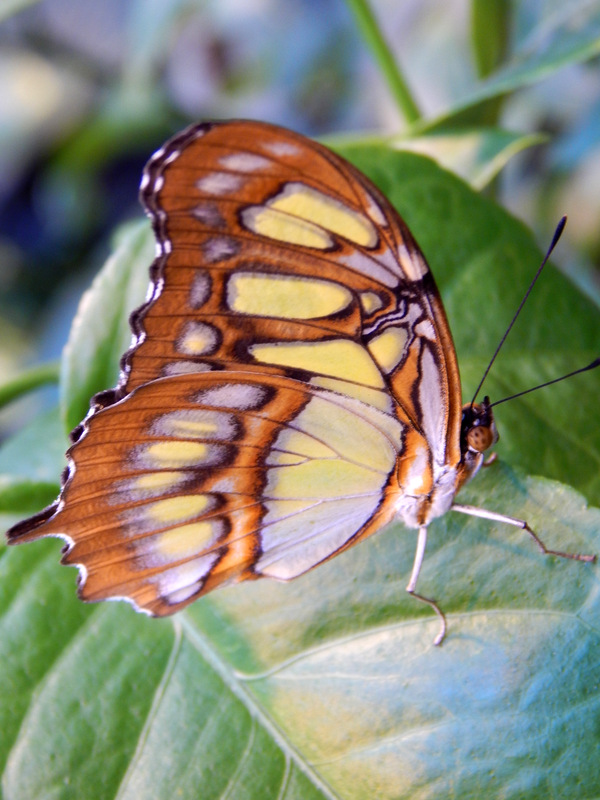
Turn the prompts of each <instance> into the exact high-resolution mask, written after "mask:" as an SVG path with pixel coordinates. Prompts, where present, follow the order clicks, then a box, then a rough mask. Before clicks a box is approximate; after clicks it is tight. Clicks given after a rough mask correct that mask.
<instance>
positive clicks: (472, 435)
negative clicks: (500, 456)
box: [467, 423, 498, 453]
mask: <svg viewBox="0 0 600 800" xmlns="http://www.w3.org/2000/svg"><path fill="white" fill-rule="evenodd" d="M496 441H498V434H497V433H496V427H495V425H493V423H492V425H490V426H488V425H477V426H476V427H475V428H471V430H470V431H469V432H468V433H467V444H468V445H469V447H470V448H471V449H472V450H476V451H477V452H478V453H483V452H484V451H485V450H487V449H488V447H491V446H492V445H493V444H494V442H496Z"/></svg>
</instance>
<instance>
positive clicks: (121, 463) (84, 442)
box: [9, 122, 460, 614]
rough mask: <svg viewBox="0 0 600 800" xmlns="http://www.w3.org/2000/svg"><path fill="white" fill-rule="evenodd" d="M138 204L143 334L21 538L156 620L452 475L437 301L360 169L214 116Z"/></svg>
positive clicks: (368, 527) (276, 133) (290, 561)
mask: <svg viewBox="0 0 600 800" xmlns="http://www.w3.org/2000/svg"><path fill="white" fill-rule="evenodd" d="M142 198H143V201H144V203H145V205H146V208H147V210H148V211H149V213H150V214H151V216H152V220H153V224H154V228H155V232H156V235H157V241H158V248H159V254H158V256H157V259H156V261H155V262H154V264H153V266H152V268H151V278H152V284H151V293H150V299H149V301H148V302H147V303H146V304H145V305H144V306H143V307H142V308H141V309H139V310H138V311H136V312H134V314H133V315H132V327H133V330H134V334H135V335H136V343H135V345H134V346H133V348H132V349H131V350H130V351H129V352H128V353H127V354H126V356H125V357H124V360H123V373H122V378H121V381H120V383H119V385H118V386H117V388H116V389H114V390H110V391H107V392H103V393H102V394H101V395H97V396H96V398H94V400H93V402H92V407H91V411H90V414H89V415H88V417H87V418H86V420H85V421H84V423H82V425H81V426H79V428H78V429H76V431H75V432H74V434H73V439H74V442H75V444H74V445H73V447H72V448H71V450H70V451H69V458H70V469H69V473H68V477H67V478H66V480H65V484H64V487H63V490H62V492H61V496H60V498H59V500H58V501H57V503H55V504H54V505H53V506H51V507H49V508H48V509H46V510H45V511H44V512H42V513H41V514H40V515H37V516H36V517H33V518H32V519H30V520H26V521H25V522H23V523H21V524H19V525H17V526H15V528H13V529H12V531H11V532H10V533H9V538H10V541H11V542H19V541H28V540H31V539H35V538H37V537H39V536H44V535H59V536H63V537H64V538H66V539H67V541H68V542H69V548H68V552H67V553H66V555H65V558H64V560H65V561H66V562H67V563H76V564H78V565H79V566H80V568H81V576H82V581H81V589H80V592H81V595H82V596H83V597H84V598H85V599H105V598H107V597H120V596H122V597H125V598H127V599H130V600H132V601H133V602H134V603H135V604H136V605H137V606H138V607H139V608H143V609H145V610H147V611H149V612H151V613H155V614H164V613H170V612H171V611H174V610H177V609H178V608H179V607H181V606H182V605H185V604H187V603H188V602H190V601H191V600H192V599H193V598H194V597H195V596H197V595H198V594H200V593H202V592H205V591H208V590H209V589H211V588H214V587H215V586H218V585H221V584H222V583H226V582H229V581H231V580H234V579H235V580H237V579H240V578H248V577H252V576H258V575H270V576H273V577H278V578H283V579H287V578H291V577H294V576H295V575H298V574H301V573H302V572H304V571H306V570H307V569H310V568H311V567H312V566H315V565H316V564H318V563H320V562H321V561H323V560H325V559H326V558H329V557H331V556H332V555H334V554H335V553H337V552H339V551H340V550H341V549H343V548H344V547H347V546H349V545H350V544H352V543H354V542H355V541H357V540H358V539H359V538H363V537H364V536H366V535H368V534H369V533H371V532H373V531H374V530H375V529H376V528H377V527H380V526H381V525H382V524H384V523H385V522H387V521H388V519H389V518H390V517H391V516H392V515H393V513H394V510H395V509H396V508H398V500H399V499H400V500H401V498H402V496H403V493H405V492H408V494H409V495H410V497H411V498H413V500H414V498H415V496H419V495H420V496H423V497H427V496H428V495H429V492H430V491H431V490H432V488H433V486H434V484H435V481H436V475H439V474H441V473H444V472H445V468H446V467H450V468H451V469H450V471H448V472H447V479H451V476H452V474H453V470H452V468H453V467H455V466H456V465H457V464H458V462H459V459H460V453H459V441H458V439H459V436H458V431H459V423H460V387H459V383H458V372H457V368H456V359H455V354H454V349H453V347H452V342H451V339H450V334H449V331H448V327H447V323H446V319H445V316H444V312H443V308H442V306H441V303H440V300H439V296H438V293H437V290H436V288H435V285H434V283H433V279H432V277H431V274H430V273H429V270H428V268H427V266H426V264H425V261H424V259H423V257H422V255H421V254H420V252H419V250H418V248H417V247H416V245H415V243H414V241H413V240H412V238H411V236H410V234H409V232H408V231H407V230H406V228H405V226H404V225H403V224H402V222H401V220H400V218H399V217H398V215H397V214H396V213H395V211H394V210H393V209H392V208H391V206H390V205H389V203H388V202H387V201H386V200H385V198H384V197H383V196H382V195H381V194H380V193H379V192H378V191H377V189H376V188H375V187H374V186H373V185H372V184H371V183H370V182H369V181H368V180H367V179H366V178H364V177H363V176H362V175H361V174H360V173H359V172H358V171H357V170H355V169H354V168H353V167H352V166H351V165H349V164H348V163H347V162H345V161H344V160H343V159H341V158H339V157H338V156H336V155H334V154H333V153H331V152H330V151H329V150H327V149H325V148H323V147H321V146H320V145H317V144H315V143H313V142H310V141H309V140H307V139H304V138H303V137H301V136H298V135H296V134H293V133H291V132H289V131H285V130H283V129H281V128H276V127H273V126H269V125H265V124H263V123H253V122H233V123H226V124H216V125H210V124H208V125H200V126H194V127H193V128H190V129H188V130H187V131H185V132H184V133H182V134H180V135H179V136H177V137H175V138H174V139H172V140H171V141H170V142H168V143H167V144H166V145H165V147H164V148H162V149H161V150H160V151H159V152H158V153H157V154H156V155H155V156H154V157H153V158H152V159H151V161H150V162H149V165H148V167H147V170H146V173H145V177H144V181H143V184H142ZM413 500H410V503H412V502H413ZM417 505H418V503H417ZM408 517H409V518H411V519H412V517H410V515H408Z"/></svg>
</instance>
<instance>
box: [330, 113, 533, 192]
mask: <svg viewBox="0 0 600 800" xmlns="http://www.w3.org/2000/svg"><path fill="white" fill-rule="evenodd" d="M547 140H548V137H547V136H546V135H545V134H540V133H532V134H523V133H513V132H512V131H507V130H502V129H500V128H481V127H480V128H472V129H466V128H457V129H454V128H449V129H448V130H433V131H432V132H431V133H428V132H426V131H425V132H424V133H423V134H418V133H414V134H411V133H408V134H397V135H394V136H369V137H364V136H353V135H352V134H345V135H332V136H327V137H324V138H323V139H322V141H323V144H325V145H327V146H328V147H331V148H333V149H334V150H336V149H337V150H339V151H340V152H345V151H347V152H352V149H353V148H356V147H360V148H363V147H365V146H366V144H367V142H368V144H370V145H371V146H377V147H387V148H392V149H395V150H400V151H406V152H408V153H418V154H420V155H424V156H429V157H430V158H433V159H434V160H435V161H436V162H437V163H438V164H439V165H440V166H442V167H444V168H445V169H449V170H451V171H452V172H454V173H455V175H458V176H459V177H460V178H462V179H463V180H465V181H468V183H469V184H470V185H471V186H472V188H473V189H476V190H481V189H484V188H485V187H486V186H488V185H489V184H490V183H491V182H492V181H493V180H494V178H495V177H496V176H497V175H498V174H499V173H500V171H501V170H502V169H504V167H505V166H506V164H507V163H508V162H509V161H510V159H511V158H513V156H515V155H517V154H518V153H521V152H522V151H523V150H526V149H527V148H528V147H534V146H535V145H538V144H542V143H544V142H546V141H547Z"/></svg>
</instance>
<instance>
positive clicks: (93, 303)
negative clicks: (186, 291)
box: [61, 223, 154, 431]
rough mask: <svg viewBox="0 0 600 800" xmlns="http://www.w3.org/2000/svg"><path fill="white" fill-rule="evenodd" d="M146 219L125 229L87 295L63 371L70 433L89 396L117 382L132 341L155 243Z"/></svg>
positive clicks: (66, 351) (63, 405)
mask: <svg viewBox="0 0 600 800" xmlns="http://www.w3.org/2000/svg"><path fill="white" fill-rule="evenodd" d="M148 228H149V226H148V224H147V223H137V224H132V225H127V226H125V227H124V228H122V229H121V231H120V233H119V236H118V240H117V242H116V248H115V252H114V254H113V255H112V256H111V258H109V260H108V261H107V263H106V264H105V266H104V267H103V269H102V270H101V272H100V273H99V274H98V275H97V277H96V278H95V280H94V282H93V283H92V285H91V287H90V289H89V290H88V291H87V292H86V293H85V294H84V296H83V297H82V299H81V303H80V305H79V310H78V312H77V316H76V317H75V319H74V320H73V326H72V328H71V333H70V335H69V340H68V342H67V344H66V346H65V349H64V352H63V359H62V370H61V409H62V413H63V416H64V419H65V425H66V429H67V431H70V430H71V429H72V428H74V427H75V426H76V425H77V424H78V423H79V422H80V421H81V419H82V418H83V417H84V416H85V414H86V413H87V410H88V406H89V400H90V397H91V396H92V395H93V394H95V393H96V392H99V391H101V390H102V389H107V388H109V387H112V386H115V385H116V383H117V378H118V375H119V361H120V358H121V355H122V354H123V352H124V351H125V349H126V348H127V347H129V345H130V343H131V329H130V328H129V323H128V319H129V313H130V311H132V310H133V309H134V308H136V307H137V306H139V305H140V304H141V303H142V302H143V300H144V298H145V295H146V289H147V287H148V266H149V265H150V263H151V261H152V259H153V258H154V243H153V240H152V237H151V236H150V235H149V230H148Z"/></svg>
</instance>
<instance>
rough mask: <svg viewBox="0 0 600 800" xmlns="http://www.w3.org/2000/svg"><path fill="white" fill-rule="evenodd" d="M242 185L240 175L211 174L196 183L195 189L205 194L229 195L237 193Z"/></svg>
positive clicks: (242, 181) (242, 180)
mask: <svg viewBox="0 0 600 800" xmlns="http://www.w3.org/2000/svg"><path fill="white" fill-rule="evenodd" d="M243 183H244V178H243V177H241V176H240V175H233V174H232V173H231V172H211V173H209V174H208V175H205V176H204V178H200V179H199V180H197V181H196V187H197V188H198V189H199V190H200V191H201V192H205V193H206V194H216V195H222V194H231V192H235V191H237V190H238V189H239V188H240V186H242V184H243Z"/></svg>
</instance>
